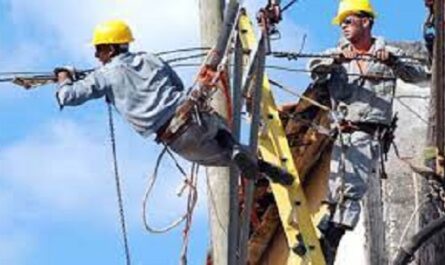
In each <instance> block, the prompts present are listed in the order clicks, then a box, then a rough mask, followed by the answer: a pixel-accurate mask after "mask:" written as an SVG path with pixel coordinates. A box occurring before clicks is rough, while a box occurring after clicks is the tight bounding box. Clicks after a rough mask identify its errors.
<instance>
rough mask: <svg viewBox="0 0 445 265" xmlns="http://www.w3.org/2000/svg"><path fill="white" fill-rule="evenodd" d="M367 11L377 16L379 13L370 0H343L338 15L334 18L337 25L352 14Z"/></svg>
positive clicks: (374, 16)
mask: <svg viewBox="0 0 445 265" xmlns="http://www.w3.org/2000/svg"><path fill="white" fill-rule="evenodd" d="M362 12H363V13H366V14H368V15H369V16H370V17H373V18H376V17H377V14H376V12H375V11H374V8H373V7H372V5H371V3H370V1H369V0H341V1H340V4H339V7H338V12H337V16H336V17H335V18H334V19H333V20H332V23H333V24H335V25H340V23H341V22H342V21H343V20H344V19H345V18H346V17H347V16H349V15H351V14H358V13H362Z"/></svg>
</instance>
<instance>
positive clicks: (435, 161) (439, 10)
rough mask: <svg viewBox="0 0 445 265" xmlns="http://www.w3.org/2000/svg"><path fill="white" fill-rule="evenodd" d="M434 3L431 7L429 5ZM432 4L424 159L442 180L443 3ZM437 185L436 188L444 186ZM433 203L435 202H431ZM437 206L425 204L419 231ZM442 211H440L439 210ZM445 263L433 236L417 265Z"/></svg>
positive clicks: (443, 249)
mask: <svg viewBox="0 0 445 265" xmlns="http://www.w3.org/2000/svg"><path fill="white" fill-rule="evenodd" d="M432 2H433V3H432ZM426 3H427V5H428V4H433V6H432V10H433V16H434V28H435V40H434V48H433V68H432V75H433V76H432V85H431V103H430V117H429V125H428V135H427V146H428V148H427V150H428V151H429V152H427V153H429V155H427V156H425V160H426V161H425V163H426V165H427V166H429V167H431V168H433V169H435V171H436V173H437V175H439V176H441V177H442V179H445V178H444V177H445V174H444V170H443V160H442V158H443V156H444V147H445V144H444V142H445V135H444V134H445V130H444V129H445V106H444V105H445V81H444V80H445V77H444V75H445V64H444V61H445V58H444V56H445V46H444V45H445V25H444V23H445V3H444V1H443V0H434V1H429V0H428V1H426ZM443 183H444V182H443V181H442V183H439V185H443ZM423 186H424V187H423V190H422V191H421V192H422V194H429V193H430V190H429V188H428V184H427V183H425V184H423ZM433 200H434V199H433ZM438 204H439V206H438V205H437V204H434V203H428V204H426V206H425V207H423V209H422V211H421V214H420V220H419V225H420V228H422V227H424V226H426V225H427V224H428V223H430V222H431V221H433V220H434V219H437V218H438V217H439V216H440V214H439V213H440V211H442V210H444V208H445V207H444V201H443V200H442V198H440V199H439V201H438ZM440 208H442V209H440ZM444 260H445V234H444V233H443V232H442V233H440V235H437V236H435V237H434V238H433V239H432V240H431V242H430V244H428V246H426V247H424V248H423V249H422V250H420V251H419V264H421V265H426V264H431V265H439V264H443V261H444Z"/></svg>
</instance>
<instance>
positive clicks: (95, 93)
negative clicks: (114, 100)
mask: <svg viewBox="0 0 445 265" xmlns="http://www.w3.org/2000/svg"><path fill="white" fill-rule="evenodd" d="M57 80H58V84H59V89H58V90H57V93H56V98H57V102H58V103H59V106H60V107H61V108H62V107H64V106H77V105H81V104H83V103H85V102H86V101H88V100H91V99H97V98H100V97H103V96H105V95H106V93H107V91H108V89H109V85H108V84H107V82H106V79H105V77H104V74H103V73H102V72H101V70H95V71H93V72H91V73H90V74H89V75H87V76H86V77H85V78H84V79H81V80H77V81H73V80H72V77H71V74H70V73H69V72H68V71H59V72H58V73H57Z"/></svg>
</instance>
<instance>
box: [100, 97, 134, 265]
mask: <svg viewBox="0 0 445 265" xmlns="http://www.w3.org/2000/svg"><path fill="white" fill-rule="evenodd" d="M106 102H107V109H108V124H109V128H110V142H111V150H112V154H113V171H114V180H115V182H116V191H117V202H118V206H119V217H120V223H121V231H122V237H123V240H124V250H125V260H126V264H127V265H131V259H130V247H129V245H128V235H127V229H126V225H125V213H124V203H123V199H122V189H121V181H120V177H119V170H118V163H117V152H116V138H115V135H114V123H113V111H112V108H111V103H110V102H109V101H108V100H106Z"/></svg>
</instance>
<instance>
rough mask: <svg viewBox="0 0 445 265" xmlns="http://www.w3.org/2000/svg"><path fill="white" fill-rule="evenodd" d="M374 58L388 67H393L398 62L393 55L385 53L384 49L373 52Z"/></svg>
mask: <svg viewBox="0 0 445 265" xmlns="http://www.w3.org/2000/svg"><path fill="white" fill-rule="evenodd" d="M374 57H375V58H376V59H377V60H379V61H380V62H382V63H384V64H386V65H389V66H391V65H394V64H395V63H396V62H397V60H398V58H397V56H395V55H394V54H393V53H391V52H389V51H387V50H386V49H384V48H383V49H379V50H377V51H375V53H374Z"/></svg>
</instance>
